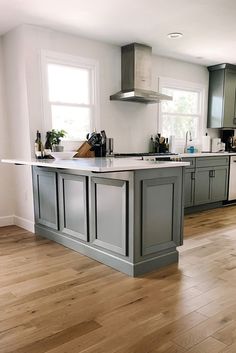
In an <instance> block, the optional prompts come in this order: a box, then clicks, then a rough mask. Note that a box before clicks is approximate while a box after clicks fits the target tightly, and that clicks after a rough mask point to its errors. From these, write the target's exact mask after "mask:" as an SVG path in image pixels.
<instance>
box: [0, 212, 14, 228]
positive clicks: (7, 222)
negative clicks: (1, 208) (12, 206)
mask: <svg viewBox="0 0 236 353" xmlns="http://www.w3.org/2000/svg"><path fill="white" fill-rule="evenodd" d="M12 225H14V216H13V215H12V216H5V217H0V227H6V226H12Z"/></svg>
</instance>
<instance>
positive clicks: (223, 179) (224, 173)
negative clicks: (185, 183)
mask: <svg viewBox="0 0 236 353" xmlns="http://www.w3.org/2000/svg"><path fill="white" fill-rule="evenodd" d="M227 192H228V168H227V167H217V168H215V169H214V170H213V171H212V177H211V201H212V202H214V201H223V200H226V199H227Z"/></svg>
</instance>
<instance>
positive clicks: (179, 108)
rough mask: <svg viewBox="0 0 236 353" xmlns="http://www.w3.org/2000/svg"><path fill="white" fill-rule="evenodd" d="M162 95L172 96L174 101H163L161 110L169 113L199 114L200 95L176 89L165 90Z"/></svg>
mask: <svg viewBox="0 0 236 353" xmlns="http://www.w3.org/2000/svg"><path fill="white" fill-rule="evenodd" d="M162 93H164V94H167V95H168V96H172V97H173V100H172V101H163V102H162V103H161V110H162V111H163V112H168V113H180V114H181V113H182V114H198V113H199V93H198V92H193V91H187V90H185V91H184V90H179V89H174V88H163V89H162Z"/></svg>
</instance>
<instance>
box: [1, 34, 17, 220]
mask: <svg viewBox="0 0 236 353" xmlns="http://www.w3.org/2000/svg"><path fill="white" fill-rule="evenodd" d="M10 148H11V140H10V139H9V134H8V121H7V117H6V107H5V84H4V69H3V50H2V40H1V38H0V159H1V158H3V157H6V156H7V155H8V154H9V149H10ZM12 172H13V168H12V167H10V168H9V167H8V166H6V165H5V164H2V163H0V226H4V225H8V224H11V223H12V220H13V214H14V209H13V207H14V200H13V199H14V186H13V178H12Z"/></svg>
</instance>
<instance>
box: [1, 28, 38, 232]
mask: <svg viewBox="0 0 236 353" xmlns="http://www.w3.org/2000/svg"><path fill="white" fill-rule="evenodd" d="M3 57H4V71H5V89H6V106H7V120H8V128H9V130H8V132H9V134H8V135H7V139H8V141H10V145H11V149H10V152H9V153H7V155H8V156H9V157H12V158H18V159H25V158H30V157H31V145H30V137H29V115H28V99H27V89H26V88H27V87H26V80H25V78H26V75H25V56H24V37H23V31H22V28H17V29H15V30H13V31H11V32H9V33H8V34H6V35H5V36H4V37H3ZM6 168H8V170H9V171H10V169H11V167H10V166H7V167H6ZM13 170H14V183H13V182H12V181H10V185H11V187H12V186H13V187H14V211H13V212H14V223H16V224H18V225H22V226H23V227H25V228H27V229H30V230H32V229H33V201H32V183H31V171H30V168H29V167H27V166H17V167H16V166H15V167H13Z"/></svg>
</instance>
